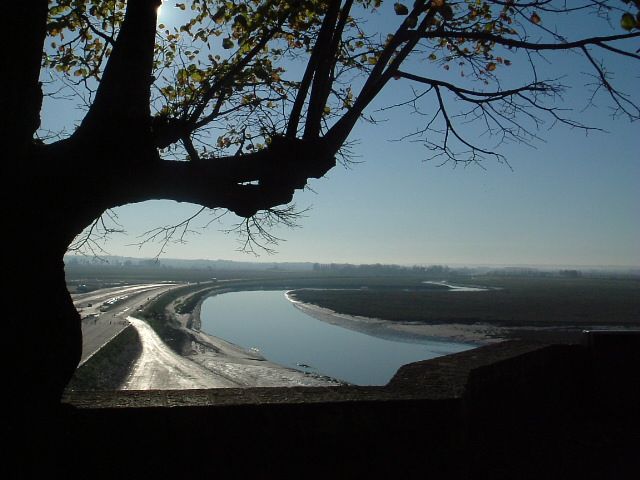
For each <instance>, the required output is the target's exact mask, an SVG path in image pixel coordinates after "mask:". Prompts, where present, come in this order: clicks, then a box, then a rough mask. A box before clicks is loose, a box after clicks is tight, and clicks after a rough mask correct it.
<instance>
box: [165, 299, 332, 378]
mask: <svg viewBox="0 0 640 480" xmlns="http://www.w3.org/2000/svg"><path fill="white" fill-rule="evenodd" d="M225 291H226V290H221V291H219V292H216V293H215V294H219V293H221V292H225ZM209 296H211V295H207V296H205V297H203V298H201V299H200V301H199V302H198V303H197V304H196V306H195V307H194V309H193V311H192V312H191V313H184V314H180V313H177V312H176V305H180V303H181V302H183V301H184V300H185V298H186V296H185V297H179V298H176V299H175V300H174V301H173V302H171V303H170V304H169V305H167V307H166V310H165V311H166V315H167V317H168V318H170V319H173V320H175V323H176V324H175V325H172V326H171V328H172V329H173V330H174V332H180V336H182V337H183V338H184V339H186V342H185V341H184V340H183V342H182V344H183V345H182V348H181V351H180V352H178V353H180V355H181V356H182V357H184V358H186V359H188V360H190V361H192V362H194V363H195V364H197V365H199V366H200V367H203V368H204V369H205V370H206V371H207V372H210V373H211V374H212V375H214V376H216V377H218V378H224V379H226V380H227V381H228V382H230V383H231V384H232V385H231V386H234V387H296V386H306V387H322V386H335V385H340V384H341V383H340V382H338V381H337V380H335V379H332V378H329V377H326V376H322V375H319V374H315V373H311V372H301V371H299V370H294V369H292V368H288V367H284V366H282V365H279V364H276V363H274V362H271V361H269V360H267V359H265V358H264V357H262V356H261V355H260V354H259V353H257V352H255V351H252V350H247V349H244V348H242V347H240V346H238V345H235V344H233V343H231V342H227V341H226V340H224V339H222V338H219V337H215V336H213V335H208V334H206V333H204V332H201V331H200V325H201V321H200V312H201V306H202V302H203V301H204V300H205V299H206V298H209Z"/></svg>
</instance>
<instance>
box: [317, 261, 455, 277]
mask: <svg viewBox="0 0 640 480" xmlns="http://www.w3.org/2000/svg"><path fill="white" fill-rule="evenodd" d="M313 271H314V272H331V273H340V274H349V273H352V274H358V275H363V274H365V275H390V274H407V273H414V274H420V275H428V276H443V275H447V274H449V273H452V271H451V269H450V268H449V267H447V266H445V265H430V266H427V267H425V266H419V265H413V266H404V265H391V264H382V263H374V264H363V265H353V264H351V263H325V264H323V263H314V264H313Z"/></svg>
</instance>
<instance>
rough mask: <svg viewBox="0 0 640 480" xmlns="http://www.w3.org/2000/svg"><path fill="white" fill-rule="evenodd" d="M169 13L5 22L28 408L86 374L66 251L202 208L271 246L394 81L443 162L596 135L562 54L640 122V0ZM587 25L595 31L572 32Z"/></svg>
mask: <svg viewBox="0 0 640 480" xmlns="http://www.w3.org/2000/svg"><path fill="white" fill-rule="evenodd" d="M159 5H160V2H159V0H129V1H126V2H125V1H124V0H111V1H98V0H84V1H83V0H58V1H53V0H49V1H47V0H24V1H21V2H11V9H10V11H8V10H7V11H5V22H4V24H3V28H4V29H5V32H4V33H5V48H4V49H3V51H4V52H5V57H4V59H3V67H4V68H3V72H4V73H3V75H2V79H1V80H0V81H1V82H2V84H1V85H0V87H1V88H0V96H1V97H0V98H1V102H2V116H3V120H2V126H1V128H0V135H1V138H0V140H1V142H2V143H1V144H2V145H3V147H4V153H3V161H2V179H3V181H4V187H5V188H3V191H2V195H3V198H2V219H3V222H4V226H5V229H7V231H8V233H6V234H5V235H3V240H2V247H3V250H4V252H5V255H7V256H8V257H9V260H8V267H9V268H8V269H7V276H8V279H9V282H10V283H11V287H10V288H9V289H8V290H5V301H4V302H3V307H4V308H5V315H4V322H3V325H4V339H5V344H10V345H11V346H12V347H13V348H12V349H9V353H10V358H9V360H7V361H6V362H5V372H7V375H6V376H5V386H7V387H8V388H9V391H11V392H13V393H12V397H11V398H12V399H13V401H14V402H15V404H16V405H17V404H20V405H28V406H37V407H38V408H40V407H42V406H43V405H52V404H55V403H56V402H57V401H58V399H59V397H60V394H61V392H62V390H63V388H64V386H65V384H66V383H67V381H68V379H69V377H70V376H71V374H72V372H73V370H74V368H75V367H76V365H77V362H78V360H79V357H80V352H81V334H80V318H79V316H78V314H77V312H76V311H75V309H74V308H73V304H72V302H71V299H70V297H69V294H68V292H67V290H66V287H65V276H64V265H63V255H64V254H65V252H66V251H67V248H68V247H69V245H70V244H71V243H72V242H73V241H74V239H77V238H78V236H79V235H80V234H81V232H83V231H85V232H89V234H90V233H91V232H92V230H93V231H95V230H97V229H98V227H99V226H100V224H99V222H100V218H101V216H102V214H103V212H105V211H107V210H108V209H111V208H114V207H117V206H121V205H125V204H130V203H134V202H141V201H145V200H150V199H172V200H177V201H181V202H191V203H195V204H199V205H202V206H203V207H206V208H210V209H227V210H230V211H232V212H235V213H236V214H237V215H239V216H240V217H243V218H245V219H246V222H245V223H244V228H245V233H246V235H247V238H248V239H249V240H251V239H256V238H258V237H256V235H258V236H259V235H260V234H262V235H267V236H268V235H269V233H268V229H267V227H268V226H269V223H270V222H273V221H276V220H283V221H285V222H286V221H287V220H288V218H289V217H288V215H290V214H291V213H292V212H291V210H289V209H288V208H289V207H285V208H284V209H280V210H279V209H278V206H282V205H288V204H290V202H291V200H292V198H293V194H294V192H295V190H296V189H301V188H303V187H304V186H305V185H306V183H307V181H308V179H310V178H318V177H321V176H323V175H324V174H325V173H326V172H327V171H328V170H329V169H331V168H332V167H333V166H334V165H335V163H336V160H335V158H336V156H339V155H340V154H341V148H342V147H343V146H344V144H345V142H346V141H347V139H348V137H349V134H350V132H351V131H352V129H353V127H354V125H355V124H356V122H358V120H360V119H362V118H365V117H364V115H365V113H366V109H367V107H368V106H369V105H370V104H371V102H372V101H373V100H374V99H375V98H376V97H377V96H378V94H379V93H380V92H381V90H382V89H383V88H385V87H386V86H387V85H388V84H389V83H391V82H395V81H405V82H412V83H413V84H414V85H416V88H422V90H417V89H416V90H415V97H414V98H410V99H406V100H404V101H399V102H398V105H397V106H402V105H408V106H410V107H411V108H414V107H415V108H416V109H419V110H420V111H421V112H422V113H424V114H425V116H421V117H420V118H421V119H423V121H424V123H422V124H417V125H416V127H417V130H416V132H412V133H411V135H412V136H413V137H414V138H421V139H422V140H423V141H424V143H425V145H426V146H427V147H428V148H429V149H431V151H432V152H433V154H434V155H435V156H438V157H440V158H442V159H443V160H449V161H455V162H477V161H479V160H481V159H482V158H486V157H495V158H497V159H499V160H502V159H503V158H502V156H501V154H500V153H499V152H498V151H497V150H495V149H494V148H492V147H491V144H490V143H489V144H482V143H479V141H478V140H477V139H475V138H469V137H468V136H466V135H465V130H464V128H463V124H465V123H466V122H468V121H471V120H475V121H477V122H478V123H481V124H483V125H484V128H485V130H486V131H487V132H488V133H490V134H493V135H495V136H497V138H498V140H499V141H509V140H516V141H525V142H526V141H530V140H532V139H535V137H536V135H537V134H536V128H537V126H538V125H539V123H540V122H541V121H542V120H543V119H544V118H550V119H551V120H553V121H554V122H558V123H562V124H566V125H568V126H570V127H577V128H584V129H589V128H590V127H589V126H587V125H582V124H581V123H580V122H579V121H578V120H576V119H572V118H570V117H566V116H565V113H566V112H565V111H563V110H561V109H559V108H558V107H557V105H556V103H555V102H557V101H558V99H559V96H560V94H561V93H562V91H563V88H564V87H563V85H562V84H561V81H559V80H554V79H547V78H545V76H544V75H543V74H542V72H540V73H538V71H537V70H536V68H537V66H536V65H537V64H536V62H537V60H538V58H542V55H543V54H545V53H549V52H554V51H567V52H568V51H572V52H576V53H577V54H579V55H581V56H582V57H583V58H584V59H586V63H587V64H588V65H590V67H591V72H592V77H591V78H590V80H589V82H591V83H592V88H593V89H595V93H598V94H599V93H603V94H604V95H606V96H608V98H609V100H610V101H611V104H612V105H613V107H614V109H615V113H617V114H620V115H625V116H627V117H628V118H629V119H631V120H637V119H638V118H639V117H640V114H639V110H638V104H637V103H635V102H634V100H633V98H632V97H629V96H626V95H625V94H623V93H622V92H620V91H619V90H618V89H617V88H616V86H615V84H614V83H613V80H612V79H611V77H610V74H609V72H608V70H607V69H606V61H607V60H610V59H611V58H612V57H618V58H621V59H623V60H627V61H628V62H633V61H637V60H638V59H639V58H640V57H639V55H638V53H637V42H636V43H634V41H635V39H637V38H638V36H640V32H639V31H638V18H637V16H636V15H637V11H638V6H639V2H637V1H636V2H628V1H627V2H623V1H620V0H616V1H591V0H581V1H576V2H563V1H557V2H556V1H549V0H528V1H509V0H507V1H497V0H495V1H490V0H478V1H475V0H474V1H446V0H430V1H427V0H416V1H415V2H414V3H413V4H411V3H407V4H406V5H405V4H403V3H400V2H398V3H394V4H386V3H385V4H382V2H381V1H380V0H249V1H246V2H235V1H226V2H225V1H218V0H191V1H187V0H185V3H176V5H175V6H177V7H178V8H179V9H182V10H184V11H185V15H186V14H187V13H188V12H190V15H189V16H188V19H187V20H186V21H185V23H184V25H182V26H181V27H180V28H177V29H175V30H174V29H169V28H167V27H166V26H164V25H161V24H160V25H159V24H158V21H157V9H158V6H159ZM172 6H173V2H172ZM374 9H378V10H381V11H384V12H389V13H390V15H389V19H397V20H398V22H397V23H398V25H397V27H393V28H394V30H391V32H392V33H390V34H389V35H383V34H381V32H377V31H371V30H368V29H369V28H370V25H368V24H367V23H365V22H363V21H361V20H366V18H367V17H368V16H369V15H370V14H371V12H372V11H373V10H374ZM589 14H593V15H592V16H589ZM185 18H187V17H185ZM389 19H387V20H389ZM586 19H589V29H587V30H588V34H587V35H585V36H578V37H577V38H573V36H574V33H572V32H580V31H581V30H585V29H581V28H579V27H580V26H581V23H582V22H586ZM598 20H599V21H598ZM612 23H613V25H614V27H611V24H612ZM387 24H388V22H387ZM594 25H599V26H600V27H601V28H602V30H601V31H600V32H597V31H595V30H592V28H595V27H594ZM607 32H608V33H607ZM384 33H386V32H384ZM575 35H579V34H578V33H575ZM225 54H226V55H225ZM516 58H517V59H520V61H521V62H522V61H525V62H529V63H528V65H529V73H528V74H527V75H528V76H527V77H526V78H523V76H522V75H523V74H522V72H523V71H524V69H523V70H520V73H519V74H518V75H511V74H510V70H509V66H510V65H511V63H513V62H515V61H516ZM556 66H557V70H558V72H557V74H556V73H555V72H554V75H553V76H554V77H555V78H556V79H560V78H562V76H561V72H560V71H559V70H560V69H561V68H562V65H559V64H557V65H556ZM300 67H302V68H300ZM554 69H555V68H554ZM294 72H299V76H295V75H294V74H293V73H294ZM461 72H464V73H465V76H464V77H461V76H460V73H461ZM454 73H455V74H454ZM51 76H56V78H57V80H56V82H54V83H52V84H49V83H47V82H48V81H49V79H50V78H51ZM41 82H43V83H44V85H43V83H41ZM60 85H66V86H67V87H71V88H73V89H74V91H75V92H79V94H80V96H81V98H82V99H83V100H84V102H85V105H86V107H87V108H86V114H85V115H84V118H83V119H82V121H81V122H80V124H79V125H78V126H77V128H75V130H74V131H73V132H70V133H69V134H68V135H67V136H64V135H63V136H62V138H59V139H52V138H44V137H43V135H42V134H38V133H37V132H38V128H39V125H40V111H41V107H42V101H43V95H52V94H53V93H55V92H53V89H54V88H58V86H60ZM595 93H594V94H595ZM633 93H637V91H636V92H633ZM427 99H430V102H429V101H427ZM453 102H457V103H456V105H457V106H456V107H453ZM460 105H464V106H465V107H462V108H461V107H460ZM494 138H495V137H494ZM172 155H173V157H172ZM338 158H340V157H338ZM96 219H98V220H96ZM87 227H88V230H85V229H87ZM179 229H180V227H179V226H178V229H177V231H178V232H179V231H180V230H179ZM165 233H166V232H165ZM171 233H172V232H169V234H171ZM81 238H82V237H81ZM86 238H90V235H89V236H88V237H86ZM267 238H268V237H267ZM25 259H28V260H25ZM18 279H23V280H24V279H26V281H18ZM18 353H19V354H18ZM7 377H8V378H7Z"/></svg>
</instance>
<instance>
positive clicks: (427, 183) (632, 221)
mask: <svg viewBox="0 0 640 480" xmlns="http://www.w3.org/2000/svg"><path fill="white" fill-rule="evenodd" d="M169 3H171V2H169ZM165 10H167V7H166V6H165ZM168 15H169V12H166V13H165V17H164V19H163V21H164V22H167V21H168V20H169V19H170V18H169V17H168ZM551 60H552V61H551V63H550V64H549V65H548V67H547V68H549V69H550V71H553V69H554V68H556V67H555V66H556V65H557V62H558V61H562V62H563V65H562V66H563V67H565V66H567V65H568V66H569V67H570V68H569V70H571V73H572V74H573V75H574V76H575V78H577V79H579V80H580V79H583V78H581V77H580V76H581V73H580V72H581V71H583V70H586V68H583V66H584V65H581V64H580V63H579V62H578V60H577V59H575V58H573V57H566V54H565V57H564V58H562V59H561V60H559V59H558V57H556V58H555V59H551ZM573 62H575V65H574V64H573ZM636 63H638V62H636ZM638 73H639V69H638V67H637V66H636V67H634V68H631V69H630V68H629V67H622V65H620V68H619V69H618V75H619V76H618V77H617V80H618V81H620V82H621V84H623V85H627V86H628V87H629V90H631V88H632V85H637V83H634V82H637V80H638ZM509 74H510V73H509ZM521 74H523V70H522V69H521V68H519V67H518V66H517V65H514V73H513V75H516V76H517V75H521ZM507 80H508V79H507ZM400 84H401V82H397V84H395V83H394V84H392V85H390V86H389V87H387V90H386V91H385V92H384V95H383V96H382V97H381V98H380V99H379V102H378V104H377V105H376V106H373V108H372V109H371V110H370V111H373V110H375V108H376V107H377V106H382V105H384V104H385V102H389V101H397V100H398V99H402V98H404V97H403V95H407V90H406V89H405V87H404V86H403V85H400ZM404 85H406V83H405V84H404ZM635 90H636V91H637V87H635ZM580 93H584V91H582V90H581V89H580V88H576V89H575V94H576V95H577V96H580V95H578V94H580ZM573 95H574V93H570V94H569V98H568V105H569V106H578V105H579V104H578V103H576V102H575V100H574V99H573ZM600 100H601V99H598V101H600ZM601 103H602V105H603V106H602V107H600V108H598V109H589V110H587V111H586V112H577V113H576V116H577V117H578V118H579V119H580V120H582V121H583V122H586V123H589V124H591V125H595V126H598V127H601V128H604V129H606V130H608V133H601V132H592V133H590V134H589V135H585V133H584V132H582V131H578V130H571V129H569V128H566V127H558V126H556V127H553V128H551V129H550V130H547V129H546V128H543V129H542V130H541V135H542V136H543V137H544V139H545V142H536V144H535V147H536V148H530V147H527V146H525V145H517V144H515V145H507V146H505V147H504V148H502V149H501V150H500V151H501V152H502V153H504V154H505V155H506V156H507V158H508V159H509V162H510V165H511V167H512V169H510V168H508V167H507V166H506V165H504V164H499V163H497V162H495V161H492V160H487V161H486V162H485V164H484V167H485V169H482V168H480V167H478V166H468V167H466V168H465V167H462V166H460V165H459V166H457V167H456V168H454V167H453V166H452V165H449V164H447V165H444V166H440V167H438V166H437V163H436V162H424V161H423V160H424V159H425V158H426V157H427V156H428V152H427V151H426V150H425V149H424V147H423V146H422V145H420V144H416V143H411V142H406V141H405V142H393V141H391V140H392V139H394V138H397V137H399V136H401V135H402V134H405V133H408V132H410V131H412V129H414V128H415V127H416V125H417V124H418V123H417V122H418V121H420V119H419V118H416V116H415V115H410V114H409V113H408V112H406V111H404V112H400V111H398V112H384V113H380V114H379V117H380V118H383V119H387V121H385V122H382V123H381V124H380V125H377V126H374V125H368V124H361V125H359V126H358V127H357V128H356V130H355V131H354V132H353V134H352V136H351V139H354V140H358V144H357V145H356V146H355V147H354V148H353V150H354V153H355V154H356V155H357V156H358V158H357V160H359V161H361V162H362V163H358V164H356V165H354V166H353V167H352V168H350V169H345V168H343V167H341V166H338V167H336V168H335V169H333V170H332V171H331V172H329V174H328V175H327V176H326V178H323V179H320V180H313V181H312V182H311V183H310V186H311V187H312V189H313V192H312V191H302V192H298V193H297V195H296V197H295V203H296V205H297V206H298V207H300V208H306V207H310V210H309V211H308V212H307V213H306V214H305V216H304V217H303V218H301V219H300V221H299V225H300V228H295V229H276V230H275V231H274V233H275V234H276V235H277V236H279V237H281V238H283V239H284V241H282V242H280V244H279V245H278V246H277V247H275V248H276V250H277V253H276V254H273V255H268V254H266V253H265V254H262V255H261V256H260V257H259V258H258V259H257V260H258V261H265V262H274V261H312V262H350V263H376V262H380V263H399V264H449V265H454V264H494V265H505V264H518V265H523V264H526V265H607V266H636V267H637V266H640V247H639V245H640V188H639V180H640V162H639V160H640V155H639V154H638V134H640V130H639V129H638V124H637V122H636V123H633V124H632V123H629V122H628V121H627V120H625V119H619V120H612V119H611V118H610V117H609V111H608V110H607V108H606V106H604V105H605V104H604V102H603V101H602V102H601ZM50 107H51V108H48V109H47V110H46V111H45V117H44V119H43V121H44V125H45V126H50V127H53V126H55V125H57V124H60V122H61V120H62V119H65V120H67V121H68V120H69V119H70V118H72V117H73V116H74V113H73V111H72V110H70V109H69V107H68V106H66V107H64V106H63V107H61V106H57V105H56V106H54V105H50ZM469 131H470V132H471V134H472V135H473V134H474V133H475V132H474V130H469ZM197 209H198V207H197V206H195V205H188V204H177V203H175V202H160V201H156V202H145V203H143V204H137V205H129V206H126V207H122V208H119V209H117V210H116V213H117V214H118V217H119V221H120V223H121V224H122V226H123V227H124V228H125V229H126V231H127V234H126V235H123V234H120V235H113V236H112V237H111V239H110V241H109V242H108V243H106V244H105V246H104V247H105V249H106V250H107V251H108V252H109V253H110V254H114V255H124V256H154V255H155V254H156V253H157V251H158V248H159V246H158V245H157V244H150V245H147V246H145V247H144V248H139V247H137V246H135V245H131V244H134V243H136V242H138V241H139V239H138V238H137V236H138V235H140V234H141V233H142V232H144V231H145V230H147V229H150V228H153V227H155V226H159V225H165V224H170V223H172V222H176V221H180V220H181V219H182V218H184V217H186V216H189V215H190V214H192V213H193V212H195V211H197ZM207 219H208V217H206V216H204V217H202V220H201V221H200V222H196V223H195V224H194V229H195V230H197V231H198V232H199V233H197V234H192V235H190V236H188V237H187V240H188V242H187V243H186V244H176V245H169V246H168V247H167V248H166V252H165V254H164V255H165V256H166V257H171V258H210V259H218V258H221V259H233V260H252V259H255V258H254V257H253V256H248V255H246V254H244V253H241V252H238V251H237V249H238V247H239V243H238V238H237V236H235V235H234V234H225V233H222V232H221V231H220V229H225V228H228V227H229V226H230V225H231V224H233V223H234V221H235V220H234V217H233V215H232V214H229V215H227V216H226V217H225V218H224V219H223V221H224V223H223V224H221V225H220V226H219V227H218V226H217V224H213V225H211V226H210V227H209V228H208V229H206V230H202V229H200V225H202V224H203V223H206V220H207Z"/></svg>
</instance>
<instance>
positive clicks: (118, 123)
mask: <svg viewBox="0 0 640 480" xmlns="http://www.w3.org/2000/svg"><path fill="white" fill-rule="evenodd" d="M159 5H160V0H129V2H128V3H127V10H126V13H125V17H124V21H123V23H122V28H121V29H120V34H119V35H118V37H117V39H116V41H115V47H114V49H113V52H112V54H111V57H110V58H109V61H108V62H107V65H106V67H105V70H104V74H103V76H102V81H101V82H100V85H99V87H98V90H97V92H96V96H95V99H94V102H93V105H92V106H91V108H90V109H89V112H88V113H87V115H86V116H85V118H84V119H83V121H82V124H81V125H80V128H78V130H77V131H76V133H75V135H74V137H76V138H79V137H82V136H85V138H87V137H88V138H90V139H91V140H90V141H91V142H92V144H93V145H94V146H95V141H96V139H99V138H102V139H103V142H109V143H112V142H113V138H117V139H118V142H120V143H121V144H123V145H125V146H126V148H127V149H131V148H133V145H138V146H140V145H150V138H151V137H150V136H151V115H150V107H149V99H150V95H151V92H150V85H151V73H152V69H153V54H154V46H155V34H156V20H157V8H158V6H159ZM105 137H106V138H105Z"/></svg>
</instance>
